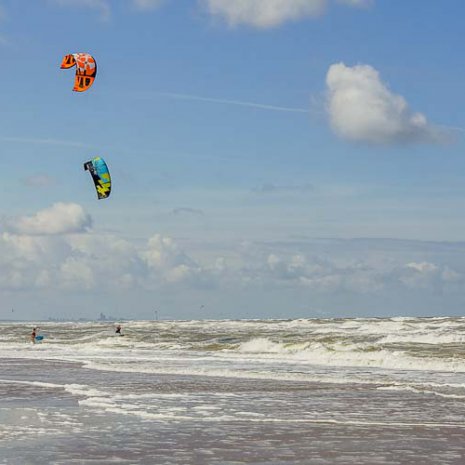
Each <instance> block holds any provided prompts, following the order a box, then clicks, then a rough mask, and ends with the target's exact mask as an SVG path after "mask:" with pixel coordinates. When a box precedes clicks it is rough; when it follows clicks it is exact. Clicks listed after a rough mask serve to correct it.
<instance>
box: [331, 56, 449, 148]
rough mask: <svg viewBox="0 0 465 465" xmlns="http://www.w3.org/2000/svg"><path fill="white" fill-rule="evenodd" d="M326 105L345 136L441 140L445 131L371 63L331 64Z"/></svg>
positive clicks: (368, 139) (372, 140) (334, 125)
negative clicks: (391, 86)
mask: <svg viewBox="0 0 465 465" xmlns="http://www.w3.org/2000/svg"><path fill="white" fill-rule="evenodd" d="M326 84H327V90H328V95H327V98H328V101H327V109H328V113H329V119H330V123H331V126H332V128H333V130H334V131H335V132H336V134H338V135H339V136H341V137H342V138H344V139H348V140H351V141H359V142H369V143H379V144H389V143H405V142H426V143H428V142H439V141H441V140H442V139H444V136H445V134H443V133H442V131H440V130H439V129H438V128H437V127H435V126H433V125H431V124H429V123H428V121H427V119H426V117H425V116H424V115H423V114H422V113H416V112H413V111H412V110H411V109H410V108H409V106H408V104H407V102H406V100H405V99H404V98H403V97H402V96H400V95H397V94H395V93H393V92H391V90H390V89H389V88H388V87H387V85H386V84H385V83H384V82H383V81H382V80H381V78H380V76H379V73H378V71H377V70H376V69H375V68H373V67H372V66H369V65H357V66H352V67H350V66H346V65H345V64H344V63H337V64H333V65H331V66H330V68H329V70H328V73H327V76H326Z"/></svg>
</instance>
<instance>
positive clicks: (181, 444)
mask: <svg viewBox="0 0 465 465" xmlns="http://www.w3.org/2000/svg"><path fill="white" fill-rule="evenodd" d="M36 325H38V326H39V327H40V331H39V334H41V335H43V336H44V339H43V341H42V342H40V343H36V344H32V343H31V341H30V332H31V330H32V327H33V326H36ZM122 326H123V329H122V333H123V334H124V337H120V336H118V335H115V333H114V325H113V324H112V323H108V322H88V323H85V322H82V323H81V322H80V323H73V322H64V323H61V322H60V323H54V322H42V323H38V322H31V323H25V322H11V323H9V322H7V323H0V358H1V360H0V464H8V465H28V464H33V465H42V464H47V465H49V464H56V465H58V464H63V465H71V464H86V465H87V464H89V465H90V464H105V465H106V464H128V465H134V464H147V465H157V464H163V465H164V464H167V465H171V464H172V465H188V464H199V465H210V464H211V465H213V464H215V465H236V464H255V465H259V464H260V465H265V464H275V465H290V464H292V465H294V464H302V465H304V464H305V465H307V464H310V465H313V464H315V465H320V464H321V465H323V464H328V465H333V464H334V465H338V464H341V465H342V464H344V465H346V464H357V465H378V464H379V465H381V464H383V465H385V464H396V465H398V464H402V465H404V464H421V465H442V464H444V465H445V464H457V465H459V464H460V465H463V464H464V463H465V318H385V319H378V318H376V319H298V320H222V321H213V320H209V321H125V322H123V323H122Z"/></svg>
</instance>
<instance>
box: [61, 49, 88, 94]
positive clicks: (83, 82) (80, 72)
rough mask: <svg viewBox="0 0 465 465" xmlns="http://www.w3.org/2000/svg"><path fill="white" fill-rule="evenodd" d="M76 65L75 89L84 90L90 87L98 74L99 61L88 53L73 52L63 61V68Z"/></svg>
mask: <svg viewBox="0 0 465 465" xmlns="http://www.w3.org/2000/svg"><path fill="white" fill-rule="evenodd" d="M73 66H76V76H75V78H74V87H73V90H74V91H76V92H84V91H86V90H88V89H89V88H90V86H91V85H92V84H93V83H94V81H95V76H96V75H97V62H96V61H95V59H94V57H93V56H91V55H89V54H88V53H72V54H70V55H66V56H65V57H64V58H63V60H62V62H61V69H68V68H72V67H73Z"/></svg>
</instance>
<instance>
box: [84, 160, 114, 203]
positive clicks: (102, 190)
mask: <svg viewBox="0 0 465 465" xmlns="http://www.w3.org/2000/svg"><path fill="white" fill-rule="evenodd" d="M84 170H86V171H89V172H90V174H91V176H92V179H93V181H94V184H95V189H96V190H97V196H98V198H99V199H106V198H107V197H109V196H110V192H111V178H110V172H109V171H108V166H107V164H106V163H105V161H104V160H103V158H100V157H95V158H92V160H89V161H88V162H86V163H84Z"/></svg>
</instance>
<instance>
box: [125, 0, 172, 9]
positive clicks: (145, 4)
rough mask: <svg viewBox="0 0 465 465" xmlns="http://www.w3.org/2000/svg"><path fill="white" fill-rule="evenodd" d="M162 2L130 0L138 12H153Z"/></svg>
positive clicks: (160, 0)
mask: <svg viewBox="0 0 465 465" xmlns="http://www.w3.org/2000/svg"><path fill="white" fill-rule="evenodd" d="M163 1H164V0H132V3H133V4H134V6H135V7H136V8H137V9H138V10H154V9H155V8H158V7H159V6H160V5H161V4H162V2H163Z"/></svg>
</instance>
